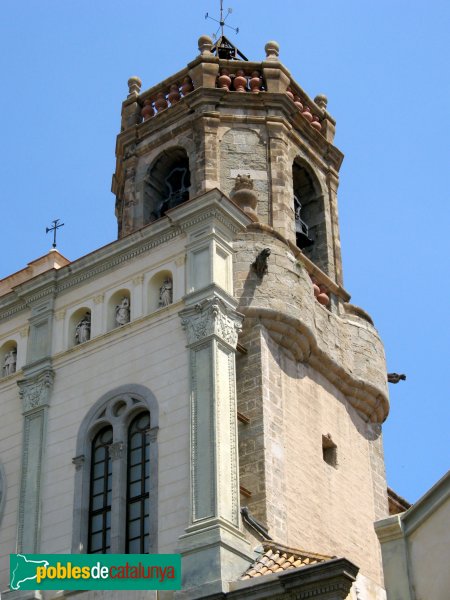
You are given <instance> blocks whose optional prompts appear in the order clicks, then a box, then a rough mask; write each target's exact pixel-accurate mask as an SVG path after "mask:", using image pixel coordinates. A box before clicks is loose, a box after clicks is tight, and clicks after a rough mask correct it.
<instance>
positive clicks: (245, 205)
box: [231, 175, 258, 221]
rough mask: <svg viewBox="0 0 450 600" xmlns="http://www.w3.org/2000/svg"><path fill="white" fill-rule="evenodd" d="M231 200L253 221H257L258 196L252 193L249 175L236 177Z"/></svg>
mask: <svg viewBox="0 0 450 600" xmlns="http://www.w3.org/2000/svg"><path fill="white" fill-rule="evenodd" d="M231 198H232V200H233V202H235V203H236V204H237V205H238V206H239V207H240V208H241V210H243V211H244V212H245V213H246V214H247V215H248V216H249V217H250V218H251V219H252V220H253V221H257V220H258V214H257V212H256V207H257V205H258V196H257V195H256V193H255V192H254V191H253V180H252V178H251V177H250V175H238V176H237V177H236V183H235V186H234V191H233V192H232V195H231Z"/></svg>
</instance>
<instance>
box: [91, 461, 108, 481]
mask: <svg viewBox="0 0 450 600" xmlns="http://www.w3.org/2000/svg"><path fill="white" fill-rule="evenodd" d="M104 474H105V463H104V461H101V462H99V463H96V464H95V465H94V471H93V473H92V476H93V477H94V479H98V478H99V477H103V475H104Z"/></svg>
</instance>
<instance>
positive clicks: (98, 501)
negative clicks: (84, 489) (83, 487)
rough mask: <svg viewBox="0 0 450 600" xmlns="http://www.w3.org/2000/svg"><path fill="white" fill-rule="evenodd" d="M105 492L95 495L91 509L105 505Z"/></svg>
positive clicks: (94, 509) (97, 508)
mask: <svg viewBox="0 0 450 600" xmlns="http://www.w3.org/2000/svg"><path fill="white" fill-rule="evenodd" d="M103 500H104V496H103V494H99V495H98V496H93V498H92V505H91V510H92V511H96V510H99V509H100V508H102V507H103Z"/></svg>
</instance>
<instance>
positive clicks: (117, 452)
mask: <svg viewBox="0 0 450 600" xmlns="http://www.w3.org/2000/svg"><path fill="white" fill-rule="evenodd" d="M124 449H125V444H124V443H123V442H114V443H113V444H110V445H109V455H110V457H111V458H112V459H113V460H116V459H117V458H122V456H123V455H124Z"/></svg>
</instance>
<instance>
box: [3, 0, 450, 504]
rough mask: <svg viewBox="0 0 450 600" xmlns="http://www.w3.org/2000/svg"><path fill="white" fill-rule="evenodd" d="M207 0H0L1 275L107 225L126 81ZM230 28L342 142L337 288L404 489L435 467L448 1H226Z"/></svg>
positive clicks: (444, 452)
mask: <svg viewBox="0 0 450 600" xmlns="http://www.w3.org/2000/svg"><path fill="white" fill-rule="evenodd" d="M218 6H219V2H218V0H201V1H198V0H196V1H194V2H181V1H180V0H171V2H165V3H162V2H159V3H158V2H156V3H155V2H150V1H148V0H145V1H144V0H127V2H126V3H125V2H122V1H121V2H119V0H91V1H89V2H88V1H86V0H52V1H50V0H39V1H38V0H27V2H17V1H16V0H2V2H1V4H0V8H1V12H0V66H1V74H2V94H1V98H0V106H1V115H2V144H1V145H0V159H1V160H0V175H1V186H0V198H1V209H2V220H1V236H0V257H1V258H0V277H5V276H6V275H8V274H10V273H12V272H14V271H16V270H18V269H20V268H23V267H24V266H25V265H26V264H27V262H29V261H31V260H33V259H35V258H37V257H38V256H41V255H43V254H45V253H46V252H47V251H48V250H49V248H50V246H51V239H50V235H46V234H45V227H46V226H49V225H50V224H51V221H52V220H53V219H56V218H60V219H61V220H62V221H63V222H64V223H65V226H64V227H63V229H62V230H60V233H59V236H58V237H59V243H58V248H59V250H60V251H61V252H62V253H63V254H64V255H65V256H67V258H69V259H71V260H74V259H76V258H78V257H80V256H82V255H84V254H86V253H88V252H91V251H92V250H94V249H95V248H98V247H99V246H102V245H104V244H106V243H108V242H110V241H112V240H114V239H115V238H116V223H115V217H114V197H113V195H112V194H111V192H110V187H111V176H112V173H113V171H114V164H115V159H114V145H115V136H116V135H117V133H118V131H119V126H120V108H121V102H122V100H123V99H124V98H125V97H126V94H127V80H128V78H129V76H131V75H135V74H136V75H139V76H140V77H141V79H142V80H143V88H144V89H146V88H148V87H150V86H151V85H153V84H155V83H157V82H159V81H161V80H162V79H165V78H166V77H167V76H169V75H171V74H172V73H174V72H175V71H177V70H178V69H180V68H182V67H183V66H185V65H186V64H187V63H188V62H189V61H190V60H192V59H193V58H194V57H195V56H196V54H197V38H198V36H199V35H201V34H203V33H208V34H211V33H212V32H213V31H214V24H213V23H212V22H211V21H209V22H208V21H205V19H204V14H205V12H206V11H209V12H210V14H212V15H216V14H218ZM228 6H232V7H233V14H232V15H231V17H230V23H231V24H233V25H238V26H239V27H240V33H239V35H238V36H235V34H233V33H232V32H230V33H229V35H230V38H231V39H232V40H233V41H236V43H237V45H238V46H239V47H240V49H241V50H242V51H243V52H244V54H246V55H247V56H248V57H249V58H250V59H252V60H260V59H262V58H263V57H264V45H265V43H266V42H267V41H268V40H270V39H275V40H277V41H278V42H279V44H280V48H281V50H280V58H281V60H282V61H283V63H284V64H285V65H286V66H287V67H288V68H289V69H290V71H291V73H292V74H293V75H294V77H295V78H296V80H297V81H298V82H299V83H300V85H301V86H302V87H303V88H304V89H305V91H307V92H308V93H309V94H310V95H311V96H313V97H314V96H315V95H316V94H317V93H325V94H326V95H327V96H328V99H329V103H328V109H329V112H330V113H331V114H332V115H333V116H334V117H335V118H336V120H337V134H336V139H335V142H336V145H337V146H338V147H339V148H340V150H342V152H343V153H344V154H345V160H344V163H343V166H342V169H341V184H340V188H339V211H340V226H341V239H342V248H343V261H344V279H345V287H346V289H347V290H348V291H349V292H350V293H351V295H352V302H353V303H355V304H357V305H359V306H361V307H363V308H364V309H365V310H367V311H368V312H369V313H370V314H371V315H372V317H373V319H374V321H375V324H376V326H377V328H378V330H379V332H380V334H381V336H382V338H383V340H384V343H385V347H386V355H387V363H388V370H390V371H398V372H405V373H406V375H407V380H406V382H402V383H400V384H398V385H397V386H392V385H391V386H390V392H391V413H390V416H389V417H388V420H387V422H386V424H385V426H384V444H385V456H386V467H387V476H388V483H389V485H390V486H391V487H393V488H394V489H395V490H396V491H397V492H398V493H399V494H401V495H403V496H405V497H406V498H407V499H408V500H410V501H415V500H416V499H417V498H418V497H420V496H421V495H422V494H423V493H424V492H425V491H426V490H427V489H428V488H429V487H430V486H431V485H432V484H433V483H434V482H435V481H437V480H438V479H439V478H440V477H441V476H442V475H443V474H444V473H445V472H446V470H447V469H448V468H449V456H450V452H449V446H450V444H449V442H450V435H449V427H450V409H449V382H448V379H447V372H448V370H449V354H450V353H449V338H450V335H449V333H450V326H449V325H450V323H449V321H450V319H449V308H450V302H449V295H450V283H449V281H450V278H449V269H448V261H449V229H450V227H449V226H450V223H449V221H450V219H449V212H450V211H449V202H450V198H449V170H450V119H449V116H448V111H449V107H450V76H449V62H450V50H449V43H448V37H449V32H450V3H448V2H447V1H444V0H434V1H432V2H430V3H428V4H425V3H423V2H411V1H407V0H390V1H388V0H377V1H376V2H375V1H374V0H366V1H365V2H363V1H361V0H322V1H321V2H319V3H318V2H303V1H300V0H295V1H294V0H283V2H278V3H275V2H273V1H270V2H269V1H267V0H260V1H256V0H245V1H244V0H233V1H232V2H231V1H230V3H229V4H227V3H226V2H225V7H228Z"/></svg>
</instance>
